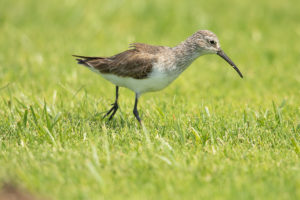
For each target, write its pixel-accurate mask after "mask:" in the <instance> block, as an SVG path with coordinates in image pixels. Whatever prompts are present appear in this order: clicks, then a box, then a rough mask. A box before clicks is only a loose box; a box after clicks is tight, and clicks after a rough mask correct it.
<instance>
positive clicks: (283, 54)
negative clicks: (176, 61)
mask: <svg viewBox="0 0 300 200" xmlns="http://www.w3.org/2000/svg"><path fill="white" fill-rule="evenodd" d="M299 9H300V2H299V1H296V0H289V1H286V2H282V1H280V0H272V1H271V0H266V1H258V0H252V1H238V0H230V1H217V0H212V1H196V0H194V1H171V0H165V1H159V0H153V1H134V0H128V1H122V0H110V1H92V0H87V1H77V0H61V1H58V0H53V1H36V0H26V1H9V0H2V1H1V2H0V95H1V101H0V119H1V120H0V149H1V151H0V165H1V167H0V180H3V181H7V180H8V181H10V180H13V181H15V182H16V183H17V184H20V185H22V186H24V187H25V188H28V189H29V190H30V191H32V192H34V193H38V194H41V195H45V196H49V197H50V198H52V199H100V198H106V199H118V198H130V199H135V198H137V199H141V198H142V199H145V198H149V199H157V198H160V199H168V198H172V199H190V198H200V197H203V198H209V199H211V198H216V199H220V198H227V199H232V198H234V199H241V198H242V199H253V198H259V199H297V198H299V195H300V194H299V189H298V190H297V188H300V182H299V179H300V177H299V131H300V104H299V102H300V73H299V69H300V59H299V52H300V45H299V37H300V24H299V21H300V12H299ZM201 29H208V30H211V31H213V32H214V33H216V34H217V36H218V37H219V39H220V42H221V45H222V48H223V50H224V51H225V52H226V53H227V54H228V55H229V57H230V58H231V59H232V60H233V61H234V62H235V63H236V64H237V66H238V67H239V68H240V70H241V71H242V72H243V74H244V76H245V78H244V79H243V80H242V79H240V78H239V77H238V75H237V74H236V72H235V71H234V70H233V69H232V68H231V67H230V66H228V64H227V63H225V62H224V61H223V60H221V59H220V58H219V57H217V56H213V55H211V56H205V57H201V58H200V59H198V60H197V61H196V62H194V63H193V65H192V66H191V67H190V68H188V69H187V70H186V71H185V72H184V73H183V74H182V75H181V76H180V77H179V78H178V80H176V81H175V82H174V83H173V84H172V85H170V86H169V87H168V88H166V89H165V90H163V91H161V92H157V93H149V94H146V95H143V96H142V98H141V100H140V104H139V109H140V112H141V116H142V118H143V119H144V123H145V127H146V128H147V131H143V130H141V129H139V128H138V126H137V124H136V122H135V119H134V117H133V115H132V108H133V103H134V95H133V93H132V92H130V91H128V90H127V89H121V91H120V107H121V111H120V112H119V111H118V113H117V114H116V116H115V118H114V120H113V121H112V122H111V123H107V122H106V121H105V120H102V119H101V112H103V111H106V110H107V109H108V108H109V106H110V103H112V101H113V99H114V86H113V85H112V84H111V83H109V82H107V81H105V80H104V79H102V78H101V77H100V76H98V75H97V74H94V73H91V72H90V71H88V70H87V69H85V68H83V67H81V66H78V65H77V64H76V62H75V61H74V58H72V57H71V55H72V54H78V55H90V56H110V55H113V54H116V53H118V52H120V51H123V50H125V49H127V48H128V44H130V43H133V42H142V43H149V44H157V45H168V46H175V45H177V44H178V43H179V42H181V41H182V40H184V39H185V38H186V37H188V36H190V35H191V34H192V33H194V32H195V31H197V30H201Z"/></svg>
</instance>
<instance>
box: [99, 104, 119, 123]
mask: <svg viewBox="0 0 300 200" xmlns="http://www.w3.org/2000/svg"><path fill="white" fill-rule="evenodd" d="M111 105H112V108H111V109H110V110H109V111H108V112H107V113H106V114H105V115H104V116H103V118H102V119H104V118H105V117H107V116H109V118H108V120H111V119H112V118H113V117H114V115H115V114H116V112H117V110H118V108H119V105H118V103H117V102H115V103H113V104H111Z"/></svg>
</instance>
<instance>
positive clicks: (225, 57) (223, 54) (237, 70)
mask: <svg viewBox="0 0 300 200" xmlns="http://www.w3.org/2000/svg"><path fill="white" fill-rule="evenodd" d="M217 54H218V55H219V56H221V57H222V58H223V59H224V60H226V61H227V62H228V63H229V64H230V65H231V66H232V67H233V68H234V69H235V71H236V72H237V73H238V74H239V75H240V77H241V78H243V74H242V72H241V71H240V70H239V68H237V66H236V65H235V64H234V63H233V62H232V60H230V58H229V57H228V56H227V55H226V54H225V53H224V51H223V50H222V49H220V50H219V51H218V52H217Z"/></svg>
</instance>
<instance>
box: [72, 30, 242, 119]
mask: <svg viewBox="0 0 300 200" xmlns="http://www.w3.org/2000/svg"><path fill="white" fill-rule="evenodd" d="M205 54H218V55H219V56H221V57H222V58H223V59H224V60H226V61H227V62H228V63H229V64H230V65H231V66H232V67H233V68H234V69H235V70H236V71H237V73H238V74H239V75H240V77H241V78H243V75H242V73H241V72H240V70H239V69H238V68H237V67H236V65H235V64H234V63H233V62H232V61H231V60H230V58H229V57H228V56H227V55H226V54H225V53H224V52H223V50H222V49H221V48H220V43H219V40H218V38H217V36H216V35H215V34H214V33H212V32H211V31H208V30H200V31H197V32H196V33H194V34H193V35H192V36H190V37H188V38H187V39H186V40H184V41H183V42H181V43H180V44H178V45H177V46H175V47H166V46H153V45H148V44H142V43H134V44H131V45H130V49H128V50H126V51H124V52H121V53H119V54H116V55H114V56H111V57H88V56H78V55H73V56H75V57H77V58H78V59H76V60H77V61H78V64H81V65H84V66H86V67H87V68H89V69H90V70H92V71H93V72H96V73H99V74H100V75H101V76H102V77H103V78H105V79H107V80H108V81H110V82H111V83H113V84H115V85H116V98H115V102H114V103H113V104H112V108H111V109H110V110H109V111H108V112H107V113H106V114H105V115H104V117H106V116H109V120H111V119H112V118H113V116H114V115H115V113H116V111H117V110H118V108H119V106H118V95H119V87H126V88H128V89H130V90H132V91H133V92H135V103H134V109H133V114H134V116H135V117H136V119H137V120H138V121H139V122H140V123H141V119H140V116H139V112H138V110H137V104H138V99H139V97H140V96H141V94H143V93H146V92H153V91H158V90H162V89H164V88H165V87H167V86H168V85H169V84H170V83H172V81H174V80H175V79H176V78H177V77H178V76H179V75H180V74H181V73H182V72H183V71H184V70H185V69H186V68H187V67H188V66H189V65H190V64H191V63H192V62H193V61H194V60H195V59H196V58H198V57H199V56H202V55H205ZM104 117H103V118H104Z"/></svg>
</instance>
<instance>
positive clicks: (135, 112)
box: [133, 94, 142, 124]
mask: <svg viewBox="0 0 300 200" xmlns="http://www.w3.org/2000/svg"><path fill="white" fill-rule="evenodd" d="M138 99H139V95H138V94H135V102H134V108H133V114H134V116H135V118H136V119H137V120H138V121H139V123H140V124H142V121H141V118H140V116H139V112H138V110H137V104H138Z"/></svg>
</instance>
